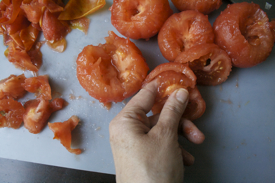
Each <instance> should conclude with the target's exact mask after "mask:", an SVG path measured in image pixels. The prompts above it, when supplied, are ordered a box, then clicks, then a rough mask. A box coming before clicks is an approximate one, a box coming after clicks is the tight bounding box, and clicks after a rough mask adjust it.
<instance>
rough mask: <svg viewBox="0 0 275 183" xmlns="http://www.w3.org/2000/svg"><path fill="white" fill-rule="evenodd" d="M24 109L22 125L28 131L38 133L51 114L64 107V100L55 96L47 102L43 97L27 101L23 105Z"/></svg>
mask: <svg viewBox="0 0 275 183" xmlns="http://www.w3.org/2000/svg"><path fill="white" fill-rule="evenodd" d="M24 107H25V108H26V111H25V113H24V115H23V120H24V126H25V128H26V129H28V130H29V132H30V133H34V134H37V133H40V132H41V131H42V130H43V128H44V127H45V126H46V124H47V122H48V119H49V117H50V116H51V114H52V113H53V112H55V111H57V110H60V109H62V108H63V107H64V100H63V99H61V98H57V99H54V100H52V101H51V102H49V101H48V100H44V99H35V100H30V101H27V102H26V103H25V105H24Z"/></svg>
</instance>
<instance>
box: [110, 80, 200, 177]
mask: <svg viewBox="0 0 275 183" xmlns="http://www.w3.org/2000/svg"><path fill="white" fill-rule="evenodd" d="M157 85H158V84H157V81H156V80H154V81H152V82H150V83H149V84H147V85H146V86H145V87H144V88H143V89H141V91H140V92H139V93H138V94H137V95H135V96H134V97H133V98H132V100H131V101H130V102H129V103H128V104H127V105H126V107H125V108H124V109H123V110H122V111H121V112H120V113H119V114H118V115H117V116H116V117H115V118H114V119H113V120H112V121H111V123H110V126H109V130H110V143H111V148H112V151H113V156H114V162H115V168H116V176H117V177H116V179H117V182H181V181H182V180H183V173H184V165H192V164H193V162H194V157H193V156H192V155H191V154H189V153H188V152H187V151H185V150H184V149H183V148H182V147H180V145H179V143H178V134H177V132H178V127H179V126H180V127H182V129H179V131H186V132H187V131H188V132H190V131H192V132H191V133H185V134H184V135H185V137H186V138H187V139H188V140H190V141H191V142H193V143H197V144H199V143H202V142H203V140H204V135H203V134H202V132H201V131H200V130H199V129H198V128H197V127H196V126H195V125H194V124H193V123H192V122H191V121H189V120H184V119H181V116H182V114H183V112H184V110H185V108H186V106H187V104H188V95H189V94H188V92H187V90H185V89H182V88H181V89H178V90H176V91H175V92H173V93H172V94H171V95H170V97H169V98H168V100H167V102H166V103H165V105H164V107H163V109H162V111H161V113H160V114H157V115H154V116H151V117H147V116H146V114H147V113H148V112H149V111H150V110H151V109H152V107H153V105H154V102H155V98H156V96H157V88H158V86H157ZM187 129H188V130H187Z"/></svg>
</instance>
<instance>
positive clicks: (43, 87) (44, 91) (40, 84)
mask: <svg viewBox="0 0 275 183" xmlns="http://www.w3.org/2000/svg"><path fill="white" fill-rule="evenodd" d="M22 86H23V87H24V88H25V90H27V91H28V92H31V93H35V95H36V96H37V98H43V99H45V100H51V99H52V95H51V86H50V84H49V79H48V76H47V75H44V76H37V77H32V78H28V79H26V80H25V83H24V84H22Z"/></svg>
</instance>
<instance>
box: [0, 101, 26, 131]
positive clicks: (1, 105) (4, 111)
mask: <svg viewBox="0 0 275 183" xmlns="http://www.w3.org/2000/svg"><path fill="white" fill-rule="evenodd" d="M24 112H25V109H24V107H23V106H22V104H21V103H19V102H17V101H15V100H13V99H2V100H0V128H2V127H8V128H14V129H18V128H19V127H20V126H21V124H22V122H23V114H24Z"/></svg>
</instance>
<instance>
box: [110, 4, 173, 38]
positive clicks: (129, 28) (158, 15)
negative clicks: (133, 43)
mask: <svg viewBox="0 0 275 183" xmlns="http://www.w3.org/2000/svg"><path fill="white" fill-rule="evenodd" d="M110 11H111V22H112V24H113V26H114V27H115V28H116V29H117V30H118V31H119V32H120V33H121V34H122V35H124V36H126V37H129V38H132V39H149V38H150V37H153V36H154V35H156V34H157V33H158V32H159V30H160V28H161V27H162V25H163V24H164V22H165V21H166V20H167V18H168V17H169V16H171V15H172V13H173V11H172V9H171V8H170V6H169V2H168V1H167V0H150V1H148V0H137V1H133V0H114V1H113V5H112V7H111V8H110Z"/></svg>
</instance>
